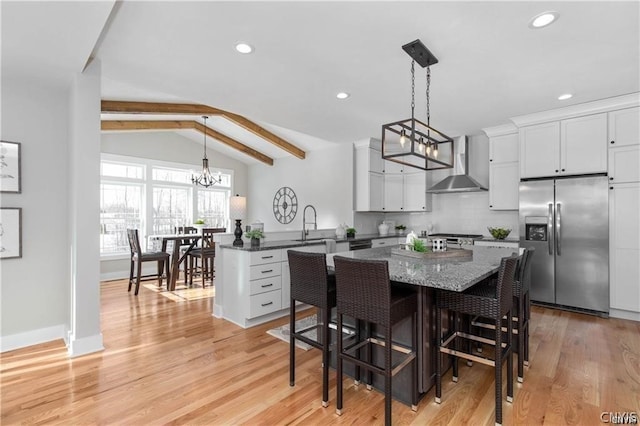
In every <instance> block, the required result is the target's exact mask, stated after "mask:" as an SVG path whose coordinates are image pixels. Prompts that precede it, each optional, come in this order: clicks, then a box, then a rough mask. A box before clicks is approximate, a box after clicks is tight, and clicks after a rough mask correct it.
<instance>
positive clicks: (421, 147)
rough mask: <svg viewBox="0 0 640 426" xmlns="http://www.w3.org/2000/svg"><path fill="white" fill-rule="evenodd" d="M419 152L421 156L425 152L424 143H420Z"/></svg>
mask: <svg viewBox="0 0 640 426" xmlns="http://www.w3.org/2000/svg"><path fill="white" fill-rule="evenodd" d="M418 152H419V153H420V154H422V153H423V152H424V145H423V144H422V141H420V142H418Z"/></svg>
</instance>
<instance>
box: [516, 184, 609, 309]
mask: <svg viewBox="0 0 640 426" xmlns="http://www.w3.org/2000/svg"><path fill="white" fill-rule="evenodd" d="M608 192H609V188H608V183H607V177H606V176H585V177H572V178H557V179H545V180H529V181H521V182H520V246H521V247H533V248H535V254H534V256H533V258H532V263H531V290H530V291H531V300H532V301H539V302H545V303H551V304H556V305H563V306H567V307H574V308H580V309H588V310H591V311H599V312H604V313H608V312H609V207H608V205H609V204H608V200H609V194H608Z"/></svg>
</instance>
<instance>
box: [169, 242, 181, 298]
mask: <svg viewBox="0 0 640 426" xmlns="http://www.w3.org/2000/svg"><path fill="white" fill-rule="evenodd" d="M179 274H180V244H179V243H178V241H174V242H173V251H172V253H171V276H170V277H169V280H167V290H169V291H174V290H175V289H176V281H177V280H178V275H179Z"/></svg>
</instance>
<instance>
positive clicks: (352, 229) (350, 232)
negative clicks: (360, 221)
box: [345, 228, 356, 238]
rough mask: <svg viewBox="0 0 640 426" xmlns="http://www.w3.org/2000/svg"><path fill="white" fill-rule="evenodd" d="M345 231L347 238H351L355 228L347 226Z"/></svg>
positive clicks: (353, 235) (354, 233)
mask: <svg viewBox="0 0 640 426" xmlns="http://www.w3.org/2000/svg"><path fill="white" fill-rule="evenodd" d="M345 231H346V233H347V238H353V237H355V236H356V228H347V229H345Z"/></svg>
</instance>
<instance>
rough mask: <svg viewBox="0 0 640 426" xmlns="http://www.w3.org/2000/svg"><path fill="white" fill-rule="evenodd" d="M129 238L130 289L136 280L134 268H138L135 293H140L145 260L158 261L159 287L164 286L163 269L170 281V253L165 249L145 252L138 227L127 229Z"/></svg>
mask: <svg viewBox="0 0 640 426" xmlns="http://www.w3.org/2000/svg"><path fill="white" fill-rule="evenodd" d="M127 238H128V240H129V249H130V251H131V265H130V268H129V289H128V290H127V291H131V286H132V284H133V280H134V274H133V270H134V267H135V266H136V265H137V267H135V269H136V275H135V282H136V290H135V293H134V294H135V295H136V296H137V295H138V291H140V279H141V277H142V264H143V263H144V262H157V264H158V274H157V276H158V287H162V270H163V269H166V276H167V282H168V281H169V253H166V252H164V251H159V252H148V253H143V252H142V247H141V246H140V237H139V235H138V230H137V229H127ZM152 276H155V275H152Z"/></svg>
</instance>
